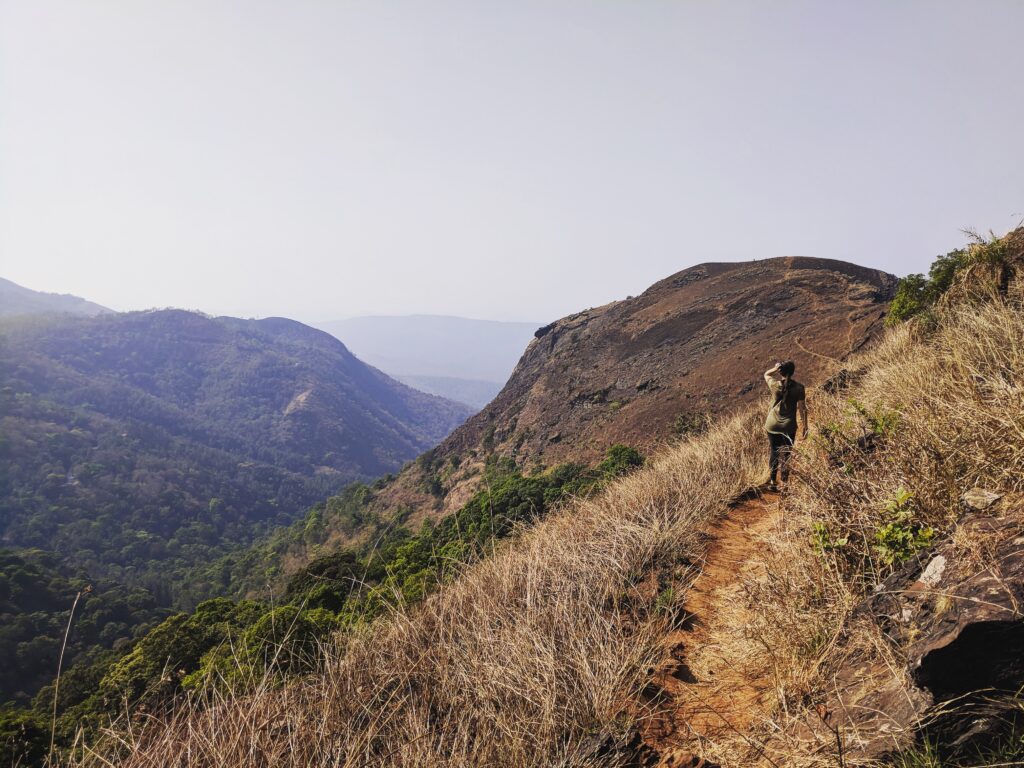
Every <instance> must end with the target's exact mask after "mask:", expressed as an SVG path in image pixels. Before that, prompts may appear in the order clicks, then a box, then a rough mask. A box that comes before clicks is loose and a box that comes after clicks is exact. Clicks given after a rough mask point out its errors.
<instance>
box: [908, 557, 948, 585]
mask: <svg viewBox="0 0 1024 768" xmlns="http://www.w3.org/2000/svg"><path fill="white" fill-rule="evenodd" d="M945 572H946V557H945V555H936V556H935V557H933V558H932V560H931V562H929V563H928V566H927V567H926V568H925V571H924V572H923V573H922V574H921V578H919V579H918V583H916V584H915V585H914V587H918V586H919V585H920V586H921V588H929V589H930V588H932V587H936V586H938V584H939V582H941V581H942V574H943V573H945Z"/></svg>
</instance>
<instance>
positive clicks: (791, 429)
mask: <svg viewBox="0 0 1024 768" xmlns="http://www.w3.org/2000/svg"><path fill="white" fill-rule="evenodd" d="M783 384H784V381H783V380H781V379H772V380H770V381H769V382H768V389H769V390H771V393H772V407H771V408H769V409H768V418H766V419H765V421H764V428H765V429H766V430H767V431H768V432H776V433H782V434H786V435H795V434H796V406H797V403H799V402H801V401H802V400H803V399H804V385H803V384H801V383H800V382H799V381H794V380H793V379H790V380H789V384H788V385H786V386H783Z"/></svg>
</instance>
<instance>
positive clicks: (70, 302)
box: [0, 277, 113, 317]
mask: <svg viewBox="0 0 1024 768" xmlns="http://www.w3.org/2000/svg"><path fill="white" fill-rule="evenodd" d="M112 311H113V310H110V309H107V308H106V307H101V306H100V305H99V304H94V303H93V302H91V301H86V300H85V299H82V298H79V297H78V296H72V295H71V294H68V293H44V292H42V291H33V290H32V289H31V288H25V287H24V286H21V285H18V284H17V283H12V282H11V281H10V280H5V279H4V278H2V277H0V317H9V316H11V315H39V314H52V313H67V314H71V315H103V314H107V313H109V312H112Z"/></svg>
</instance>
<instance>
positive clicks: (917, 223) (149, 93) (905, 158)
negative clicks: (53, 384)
mask: <svg viewBox="0 0 1024 768" xmlns="http://www.w3.org/2000/svg"><path fill="white" fill-rule="evenodd" d="M1021 29H1024V0H1002V1H1000V0H975V1H973V2H942V1H941V0H927V1H922V2H900V1H899V0H884V1H880V2H862V1H859V0H858V1H857V2H844V3H840V2H784V1H782V0H773V2H764V1H763V0H757V1H756V2H723V1H716V2H711V0H708V1H707V2H655V1H654V0H621V2H601V1H600V0H581V1H580V2H558V1H557V0H539V1H538V2H513V1H509V2H506V1H504V0H502V1H501V2H499V1H498V0H493V1H492V2H485V1H483V0H472V1H467V2H446V1H441V0H438V1H436V2H432V1H430V0H410V1H409V2H388V1H386V0H365V1H363V2H342V1H341V0H336V1H334V2H328V1H327V0H288V1H287V2H285V1H284V0H276V1H275V2H264V1H260V0H237V1H236V2H228V1H226V0H167V1H166V2H156V1H154V0H121V1H118V0H0V275H2V276H4V277H7V278H9V279H12V280H14V281H16V282H18V283H22V284H24V285H27V286H28V287H31V288H36V289H40V290H48V291H59V292H70V293H76V294H79V295H82V296H85V297H86V298H89V299H91V300H93V301H98V302H100V303H102V304H106V305H108V306H111V307H113V308H115V309H134V308H145V307H151V306H167V305H175V306H184V307H189V308H198V309H203V310H206V311H208V312H213V313H225V314H236V315H243V316H254V315H267V314H280V315H288V316H292V317H296V318H298V319H303V320H317V319H326V318H331V317H339V316H346V315H357V314H367V313H382V314H393V313H415V312H426V313H444V314H456V315H467V316H476V317H486V318H495V319H518V318H521V319H529V320H536V321H545V320H548V319H552V318H555V317H558V316H561V315H564V314H567V313H569V312H572V311H574V310H577V309H581V308H585V307H588V306H592V305H597V304H601V303H604V302H606V301H608V300H611V299H614V298H621V297H624V296H625V295H627V294H636V293H638V292H640V291H641V290H643V289H644V288H645V287H646V286H648V285H649V284H651V283H652V282H654V281H656V280H658V279H660V278H662V277H664V276H666V275H668V274H671V273H672V272H675V271H677V270H679V269H682V268H684V267H686V266H689V265H692V264H695V263H697V262H700V261H707V260H737V259H750V258H764V257H769V256H777V255H792V254H800V255H815V256H825V257H830V258H838V259H847V260H850V261H855V262H859V263H862V264H867V265H871V266H877V267H881V268H885V269H888V270H890V271H893V272H896V273H900V274H904V273H906V272H909V271H919V270H922V269H924V268H925V267H926V266H927V264H928V262H929V261H930V259H931V257H933V256H934V255H936V254H937V253H940V252H945V251H946V250H948V249H949V248H950V247H953V246H955V245H957V244H958V243H960V242H961V241H962V236H961V235H960V234H959V232H958V230H959V229H960V228H961V227H968V226H971V227H977V228H980V229H988V228H992V229H995V230H996V231H998V232H1002V231H1005V230H1007V229H1009V228H1011V227H1012V226H1014V225H1015V224H1017V223H1018V222H1019V221H1020V220H1021V218H1022V217H1024V172H1022V171H1024V152H1022V147H1021V137H1022V136H1024V99H1022V98H1021V92H1022V86H1024V83H1022V79H1024V46H1022V45H1021V44H1020V31H1021Z"/></svg>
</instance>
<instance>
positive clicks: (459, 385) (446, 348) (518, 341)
mask: <svg viewBox="0 0 1024 768" xmlns="http://www.w3.org/2000/svg"><path fill="white" fill-rule="evenodd" d="M538 325H539V323H521V322H500V321H496V320H473V319H469V318H463V317H452V316H447V315H407V316H387V315H381V316H366V317H353V318H349V319H347V320H335V321H328V322H323V323H318V324H316V327H318V328H320V329H321V330H324V331H327V332H328V333H330V334H332V335H333V336H335V337H336V338H338V339H341V341H343V342H344V343H345V344H346V346H348V347H349V349H351V350H352V352H353V353H354V354H355V355H356V356H357V357H359V358H360V359H361V360H365V361H366V362H368V363H369V364H370V365H373V366H376V367H377V368H380V369H381V370H382V371H384V372H386V373H387V374H388V375H390V376H394V377H395V378H397V379H399V380H401V381H405V382H407V383H409V384H410V385H411V386H415V387H418V388H420V389H422V390H423V391H425V392H431V393H433V394H438V395H442V396H444V397H448V398H450V399H453V400H458V401H460V402H465V403H468V404H470V405H473V406H475V407H476V408H480V407H482V406H484V405H486V404H487V403H488V402H490V400H491V399H492V398H493V397H494V395H496V394H497V393H498V392H499V391H500V390H501V387H502V386H504V384H505V381H506V380H507V379H508V377H509V374H511V373H512V369H513V368H514V367H515V364H516V362H517V361H518V360H519V357H520V356H521V355H522V353H523V350H525V349H526V345H527V344H528V343H529V341H530V339H531V338H533V332H534V331H535V330H536V328H537V326H538Z"/></svg>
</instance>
